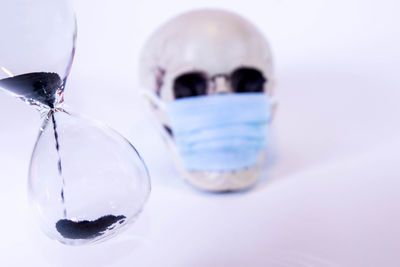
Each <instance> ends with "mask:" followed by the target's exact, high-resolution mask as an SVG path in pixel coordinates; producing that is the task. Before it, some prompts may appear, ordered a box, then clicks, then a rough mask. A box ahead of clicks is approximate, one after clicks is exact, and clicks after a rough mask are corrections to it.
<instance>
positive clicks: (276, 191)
mask: <svg viewBox="0 0 400 267" xmlns="http://www.w3.org/2000/svg"><path fill="white" fill-rule="evenodd" d="M75 2H76V11H77V14H78V19H79V26H80V30H79V41H78V53H77V57H76V60H75V64H74V67H73V71H72V73H71V77H70V81H69V84H68V88H67V92H66V102H67V103H68V104H69V106H72V107H73V109H74V110H75V111H78V112H81V113H84V114H87V115H89V116H92V117H94V118H96V119H99V120H102V121H104V122H105V123H107V124H109V125H110V126H112V127H114V128H115V129H117V130H119V131H120V132H121V133H122V134H124V135H125V136H126V137H128V138H129V139H130V140H131V141H132V142H133V143H134V145H135V146H136V147H137V148H138V149H139V151H140V152H141V153H142V155H143V157H144V159H145V161H146V162H147V165H148V167H149V169H150V172H151V175H152V185H153V190H152V194H151V197H150V199H149V201H148V203H147V205H146V207H145V210H144V212H143V214H142V215H141V216H140V217H139V219H138V220H137V222H136V223H135V224H133V225H132V226H131V227H130V228H129V229H128V230H127V231H125V232H123V233H121V234H120V235H119V236H118V237H116V238H114V239H112V240H110V241H108V242H105V243H102V244H99V245H95V246H85V247H68V246H64V245H61V244H58V243H57V242H55V241H52V240H49V239H47V237H46V236H44V235H43V234H42V233H41V232H40V230H39V229H38V228H37V227H36V225H35V222H34V221H33V220H32V218H31V215H30V211H29V205H28V202H27V196H26V194H27V190H26V189H27V182H26V180H27V170H28V164H29V159H30V153H31V151H32V149H33V145H34V142H35V139H36V136H37V132H38V128H39V125H40V119H39V116H38V114H36V112H35V111H34V110H33V109H32V108H31V107H28V106H26V105H24V104H23V103H19V101H18V100H16V99H12V98H11V97H9V96H7V95H5V94H3V93H1V94H0V106H1V107H2V108H1V110H2V111H3V112H1V113H0V125H1V131H0V209H1V211H2V212H1V215H0V233H1V235H0V237H1V238H0V266H174V267H175V266H207V267H208V266H211V267H213V266H271V267H275V266H277V267H280V266H288V267H289V266H299V267H300V266H315V267H325V266H339V267H358V266H359V267H391V266H393V267H396V266H400V257H399V251H400V179H399V178H400V134H399V133H400V119H399V114H400V104H399V99H400V82H399V74H398V72H399V71H400V68H399V67H400V52H399V47H400V28H399V27H398V25H399V22H400V20H399V19H398V18H397V13H398V10H399V8H400V5H399V4H397V2H396V1H389V0H385V1H379V2H378V1H358V0H351V1H344V0H339V1H316V0H315V1H311V0H306V1H301V2H300V1H289V0H287V1H284V0H281V1H279V0H275V1H256V0H254V1H252V0H247V1H227V0H226V1H205V3H206V4H207V3H213V2H214V4H210V5H212V6H219V7H223V6H225V5H228V3H229V8H230V9H232V10H236V11H238V12H239V11H240V12H241V13H242V14H244V15H245V16H246V17H248V18H250V19H252V20H253V21H254V22H255V23H256V24H257V25H258V26H259V27H260V28H262V29H263V31H264V32H265V33H266V34H267V35H268V37H269V39H270V41H271V45H272V48H273V50H274V55H275V59H276V63H277V67H276V76H277V80H278V87H277V92H278V96H279V99H280V107H279V110H278V113H277V117H276V121H275V124H274V128H275V133H276V138H277V141H276V151H277V159H276V162H275V163H274V164H273V166H271V167H270V168H269V169H268V171H267V172H266V174H265V175H263V177H262V179H261V180H260V182H259V183H258V184H257V186H256V187H254V188H253V189H252V190H249V191H246V192H242V193H233V194H209V193H204V192H201V191H198V190H196V189H194V188H193V187H191V186H189V185H187V184H186V183H185V182H183V181H182V180H181V179H180V177H179V175H178V173H177V172H176V170H175V169H174V167H173V165H172V162H171V160H170V159H169V154H168V151H167V150H166V148H165V146H164V144H163V142H162V140H161V138H160V137H159V135H158V134H157V133H156V132H155V129H154V128H152V126H151V123H150V122H149V117H148V116H147V115H146V113H145V112H143V109H144V106H143V103H142V102H141V100H140V99H139V96H138V94H137V92H138V88H139V87H138V86H137V75H136V71H137V67H136V61H137V56H138V53H139V52H138V51H139V48H140V47H141V45H142V44H143V41H144V39H145V38H146V37H147V36H148V34H149V33H150V32H151V31H152V30H153V29H154V27H156V26H157V25H159V24H160V23H162V22H163V21H164V20H165V19H167V18H169V17H171V16H173V15H174V14H176V13H177V12H181V11H183V10H187V9H189V8H191V7H201V6H204V5H206V4H204V1H183V0H181V1H179V0H171V1H168V2H167V1H163V2H161V1H150V0H147V1H140V0H137V1H128V0H116V1H92V0H90V1H89V0H88V1H80V2H79V1H75ZM155 7H157V10H155Z"/></svg>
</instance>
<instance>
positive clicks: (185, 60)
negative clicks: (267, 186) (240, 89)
mask: <svg viewBox="0 0 400 267" xmlns="http://www.w3.org/2000/svg"><path fill="white" fill-rule="evenodd" d="M237 70H239V71H244V72H245V71H250V72H251V73H250V75H257V74H262V76H263V77H264V78H265V80H263V81H266V82H265V83H263V85H262V88H261V90H262V91H263V92H265V93H267V94H269V95H272V93H273V90H272V89H273V77H272V57H271V52H270V49H269V45H268V43H267V41H266V40H265V38H264V36H263V35H262V34H261V32H260V31H259V30H258V29H257V28H256V27H255V26H254V25H252V24H251V23H250V22H249V21H247V20H246V19H244V18H242V17H240V16H239V15H237V14H234V13H231V12H227V11H223V10H211V9H205V10H196V11H191V12H188V13H185V14H183V15H180V16H178V17H176V18H174V19H172V20H170V21H169V22H167V23H166V24H164V25H163V26H161V27H160V28H159V29H158V30H157V31H155V32H154V33H153V35H152V36H151V37H150V38H149V40H148V41H147V43H146V44H145V46H144V49H143V51H142V55H141V60H140V77H141V79H142V80H141V82H142V85H143V86H144V87H145V88H146V89H147V90H150V91H148V93H150V94H147V95H153V96H155V97H148V98H147V99H148V100H149V101H150V103H151V107H152V110H153V111H154V113H155V115H156V117H157V119H158V122H159V125H160V126H162V127H160V129H163V131H164V137H165V139H166V141H167V143H168V144H169V147H170V148H171V150H172V151H173V158H174V161H175V163H176V165H177V167H178V169H179V170H180V172H181V173H182V175H183V177H184V178H185V179H186V180H187V181H189V182H190V183H191V184H193V185H195V186H197V187H199V188H201V189H205V190H209V191H217V192H219V191H234V190H240V189H244V188H247V187H249V186H251V185H253V184H254V183H255V182H256V180H257V178H258V177H259V176H260V170H261V168H262V165H263V159H264V154H265V151H264V152H261V153H260V155H259V163H258V165H257V166H253V167H250V168H246V169H240V170H234V171H207V172H205V171H190V170H186V169H185V168H184V167H183V166H182V164H181V162H180V157H179V152H178V151H177V149H176V146H175V144H174V137H173V134H172V132H171V127H170V123H169V119H168V116H167V113H166V112H165V110H164V109H163V108H162V107H161V106H162V102H168V101H175V99H177V98H182V97H185V96H186V95H188V92H179V86H178V85H177V83H178V82H179V79H182V78H186V79H196V77H197V76H196V75H194V76H191V75H192V74H197V73H202V74H204V75H207V76H208V77H213V78H215V79H213V84H212V86H207V89H206V90H197V91H196V92H192V93H191V94H190V93H189V96H194V95H210V94H220V93H235V92H234V91H233V89H232V88H231V86H229V84H228V83H227V81H226V79H223V75H226V74H231V73H233V72H235V71H237ZM157 99H159V100H161V101H158V100H157Z"/></svg>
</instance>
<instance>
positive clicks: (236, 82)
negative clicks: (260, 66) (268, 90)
mask: <svg viewBox="0 0 400 267" xmlns="http://www.w3.org/2000/svg"><path fill="white" fill-rule="evenodd" d="M266 82H267V79H266V78H265V77H264V75H263V74H262V73H261V72H260V71H259V70H257V69H253V68H240V69H237V70H235V71H234V72H233V73H232V75H231V84H232V90H233V91H234V92H236V93H247V92H263V91H264V84H265V83H266Z"/></svg>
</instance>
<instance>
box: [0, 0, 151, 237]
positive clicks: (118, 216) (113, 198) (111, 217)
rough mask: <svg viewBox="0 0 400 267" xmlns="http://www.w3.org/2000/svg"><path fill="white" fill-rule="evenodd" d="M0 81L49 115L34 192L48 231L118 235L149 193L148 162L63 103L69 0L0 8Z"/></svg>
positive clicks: (33, 0) (32, 176) (18, 1)
mask: <svg viewBox="0 0 400 267" xmlns="http://www.w3.org/2000/svg"><path fill="white" fill-rule="evenodd" d="M0 24H1V25H2V33H1V35H2V37H3V38H2V42H1V43H0V88H2V89H4V90H5V91H6V92H8V93H10V94H12V95H14V96H16V97H18V98H20V99H22V100H23V101H25V102H26V103H28V104H30V105H32V106H34V107H36V108H37V109H38V110H39V111H40V114H41V116H42V117H43V118H44V121H43V123H42V126H41V128H40V132H39V136H38V139H37V141H36V145H35V149H34V151H33V154H32V158H31V164H30V171H29V196H30V200H31V202H32V204H33V207H34V211H35V213H36V215H37V218H38V221H39V223H40V226H41V228H42V230H43V231H44V233H46V234H47V235H48V236H49V237H50V238H53V239H56V240H58V241H60V242H62V243H64V244H68V245H81V244H88V243H94V242H98V241H100V240H105V239H107V238H109V237H112V236H114V235H115V234H116V233H118V232H120V230H122V229H124V228H125V226H126V225H129V224H130V223H131V222H133V221H134V220H135V218H137V216H138V214H139V213H140V211H141V210H142V208H143V206H144V204H145V202H146V200H147V198H148V196H149V193H150V178H149V174H148V171H147V168H146V166H145V164H144V162H143V160H142V158H141V157H140V155H139V154H138V152H137V151H136V149H135V148H134V147H133V146H132V145H131V144H130V143H129V142H128V141H127V140H126V139H125V138H123V137H122V136H120V135H119V134H118V133H116V132H115V131H114V130H112V129H110V128H108V127H106V126H104V125H102V124H100V123H98V122H95V121H93V120H89V119H86V118H84V117H82V116H79V115H74V114H70V113H69V112H68V111H66V110H65V109H64V105H63V103H64V97H63V93H64V89H65V84H66V81H67V78H68V75H69V72H70V69H71V65H72V61H73V58H74V54H75V41H76V20H75V15H74V12H73V10H72V8H71V6H70V5H69V3H68V1H65V0H56V1H55V0H13V1H6V2H5V3H2V7H1V9H0Z"/></svg>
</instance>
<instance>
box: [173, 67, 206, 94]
mask: <svg viewBox="0 0 400 267" xmlns="http://www.w3.org/2000/svg"><path fill="white" fill-rule="evenodd" d="M206 93H207V79H206V78H205V76H204V74H202V73H197V72H193V73H186V74H183V75H181V76H179V77H178V78H176V79H175V82H174V94H175V98H176V99H178V98H184V97H189V96H199V95H205V94H206Z"/></svg>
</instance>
